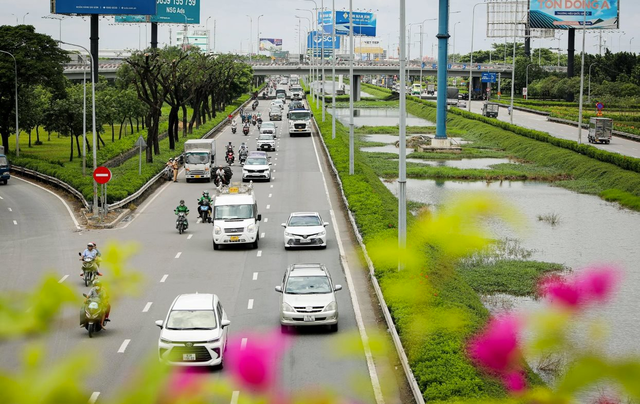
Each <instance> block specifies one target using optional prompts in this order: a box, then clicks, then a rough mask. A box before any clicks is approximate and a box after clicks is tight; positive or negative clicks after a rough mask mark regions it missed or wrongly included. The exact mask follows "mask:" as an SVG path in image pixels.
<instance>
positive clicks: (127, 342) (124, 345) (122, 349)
mask: <svg viewBox="0 0 640 404" xmlns="http://www.w3.org/2000/svg"><path fill="white" fill-rule="evenodd" d="M129 342H131V340H130V339H125V340H124V341H123V342H122V345H120V349H118V353H124V351H126V349H127V346H129Z"/></svg>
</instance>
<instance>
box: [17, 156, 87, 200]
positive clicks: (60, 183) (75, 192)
mask: <svg viewBox="0 0 640 404" xmlns="http://www.w3.org/2000/svg"><path fill="white" fill-rule="evenodd" d="M11 170H12V171H16V172H18V173H20V174H22V175H26V176H28V177H33V178H36V179H38V180H40V181H42V182H46V183H49V184H52V185H54V186H56V187H58V188H62V189H63V190H65V191H67V192H69V193H70V194H71V195H73V196H74V197H76V199H78V200H79V201H80V202H81V203H82V205H83V206H84V207H85V208H86V209H89V202H87V200H86V199H84V196H83V195H82V193H81V192H80V191H78V190H77V189H75V188H74V187H72V186H71V185H69V184H67V183H66V182H64V181H61V180H59V179H57V178H56V177H52V176H50V175H47V174H42V173H39V172H37V171H35V170H31V169H29V168H26V167H21V166H16V165H13V164H12V165H11Z"/></svg>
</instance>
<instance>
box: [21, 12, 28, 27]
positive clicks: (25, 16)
mask: <svg viewBox="0 0 640 404" xmlns="http://www.w3.org/2000/svg"><path fill="white" fill-rule="evenodd" d="M28 15H29V13H26V14H25V15H23V16H22V25H24V19H25V18H27V16H28Z"/></svg>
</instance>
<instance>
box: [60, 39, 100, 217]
mask: <svg viewBox="0 0 640 404" xmlns="http://www.w3.org/2000/svg"><path fill="white" fill-rule="evenodd" d="M58 43H61V44H65V45H69V46H75V47H77V48H81V49H84V51H85V52H87V53H88V54H89V60H90V61H91V103H92V108H91V121H92V125H91V126H92V129H93V170H94V171H95V169H96V168H97V166H98V165H97V161H98V156H97V147H96V143H97V142H98V133H97V132H96V77H95V69H94V68H93V66H94V63H97V61H96V60H95V59H94V57H95V56H94V55H93V54H92V53H91V52H89V50H88V49H87V48H85V47H84V46H82V45H76V44H73V43H69V42H64V41H58ZM85 143H86V142H85ZM97 211H98V184H97V183H96V182H95V181H93V212H97Z"/></svg>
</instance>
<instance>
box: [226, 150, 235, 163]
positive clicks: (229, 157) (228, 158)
mask: <svg viewBox="0 0 640 404" xmlns="http://www.w3.org/2000/svg"><path fill="white" fill-rule="evenodd" d="M224 159H225V161H226V162H227V164H229V165H232V164H233V162H234V161H235V156H234V155H233V152H232V151H229V152H227V155H226V156H225V158H224Z"/></svg>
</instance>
